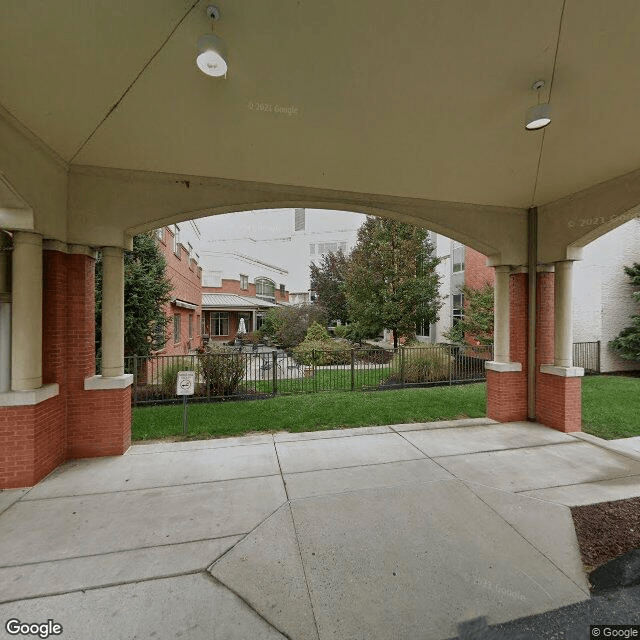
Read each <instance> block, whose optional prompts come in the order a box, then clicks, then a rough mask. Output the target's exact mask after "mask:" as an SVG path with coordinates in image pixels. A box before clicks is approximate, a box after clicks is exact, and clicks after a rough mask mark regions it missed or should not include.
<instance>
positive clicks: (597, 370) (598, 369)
mask: <svg viewBox="0 0 640 640" xmlns="http://www.w3.org/2000/svg"><path fill="white" fill-rule="evenodd" d="M600 344H601V343H600V340H598V368H597V369H596V372H597V373H600Z"/></svg>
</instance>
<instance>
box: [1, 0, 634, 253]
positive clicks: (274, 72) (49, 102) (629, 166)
mask: <svg viewBox="0 0 640 640" xmlns="http://www.w3.org/2000/svg"><path fill="white" fill-rule="evenodd" d="M209 1H210V0H200V1H199V2H194V0H153V1H151V0H149V1H147V2H132V1H131V0H84V1H83V2H78V0H59V1H58V2H56V3H45V2H43V1H42V0H20V1H18V0H9V1H6V2H2V3H0V61H1V62H0V89H1V91H0V180H2V181H4V182H5V183H6V184H7V185H8V186H9V187H10V188H12V189H13V190H14V191H15V192H16V193H18V194H19V195H20V196H21V197H23V198H24V200H25V202H26V203H27V205H28V206H27V208H26V209H25V211H27V210H29V211H33V215H32V216H31V217H29V216H28V215H26V214H21V213H20V211H17V210H14V209H13V208H12V207H13V205H11V204H10V203H9V204H7V203H6V202H4V201H2V200H0V226H5V227H6V228H22V229H34V230H36V231H37V232H39V233H41V234H43V235H44V237H50V238H56V239H60V240H64V241H66V242H72V243H79V244H89V245H92V246H104V245H121V246H126V244H127V238H129V237H130V235H131V234H132V233H136V232H139V231H140V230H143V229H149V228H153V227H154V225H155V226H158V225H160V224H165V223H167V222H171V221H176V220H179V219H185V218H187V217H199V216H203V215H210V214H215V213H221V212H226V211H238V210H243V209H255V208H268V207H282V206H311V207H326V208H333V209H346V210H354V211H361V212H365V213H378V212H381V213H382V214H384V215H390V216H394V215H395V216H396V217H398V218H400V219H403V220H405V221H407V222H412V223H416V224H423V225H424V226H427V227H429V228H431V229H434V230H436V231H438V232H441V233H445V234H447V235H451V236H452V237H456V238H457V239H459V240H461V241H462V242H465V243H466V244H470V245H471V246H474V247H475V248H476V249H478V250H480V251H482V252H484V253H486V254H487V255H490V256H493V258H492V259H493V260H494V263H495V264H498V263H506V264H522V261H523V260H525V258H524V256H525V254H526V240H525V236H526V220H525V218H526V216H525V215H524V214H525V213H526V210H527V209H528V208H529V207H532V206H538V207H540V220H541V223H540V224H539V245H540V246H539V248H540V251H539V258H540V260H547V261H550V260H558V259H566V258H571V256H572V255H574V254H572V253H571V246H573V247H580V246H582V245H583V244H584V243H585V242H588V241H590V240H591V239H593V238H594V237H597V236H598V235H601V234H602V233H604V232H606V231H607V230H609V229H610V228H613V227H614V226H616V225H617V224H619V223H620V221H621V220H622V219H623V218H621V216H627V217H628V216H630V215H636V211H637V209H636V210H634V207H637V206H638V205H639V204H640V127H638V112H639V111H640V83H639V82H638V81H637V78H638V74H637V63H638V60H640V38H638V37H637V34H638V33H640V3H638V2H637V0H614V1H613V2H604V0H539V1H537V2H530V1H525V0H483V1H482V2H475V1H470V0H447V1H446V2H444V1H442V0H438V1H436V0H420V1H418V0H407V1H406V2H398V3H389V2H381V1H380V0H349V1H348V2H345V1H344V0H327V1H324V2H312V1H311V0H261V1H260V2H256V1H250V0H218V2H217V4H218V6H219V8H220V11H221V19H220V20H219V21H218V22H215V23H214V24H213V31H214V32H215V34H217V35H218V36H219V37H221V38H222V39H223V40H224V42H225V43H226V47H227V60H228V64H229V73H228V77H227V78H224V79H220V78H211V77H209V76H206V75H204V74H203V73H201V72H200V70H199V69H198V68H197V66H196V62H195V58H196V54H197V41H198V39H199V37H200V36H202V35H203V34H206V33H210V32H211V30H212V24H211V22H210V20H209V19H208V17H207V15H206V7H207V5H208V4H209ZM214 1H215V0H214ZM536 80H543V81H544V82H545V85H544V87H543V88H542V90H541V91H540V95H539V96H538V95H537V94H536V92H535V91H534V90H533V89H532V84H533V82H534V81H536ZM538 100H540V101H541V102H549V103H550V104H551V108H552V115H553V119H552V122H551V124H550V125H549V126H548V127H547V128H546V129H544V130H542V131H534V132H529V131H526V130H525V128H524V115H525V112H526V110H527V108H528V107H530V106H532V105H534V104H536V103H537V101H538ZM29 145H30V146H29ZM3 147H4V150H3ZM27 147H29V149H31V150H29V149H27ZM33 149H37V151H38V154H39V155H37V157H36V155H34V152H33V151H32V150H33ZM52 159H53V160H52ZM52 162H53V164H52ZM0 195H1V194H0ZM10 209H11V211H9V210H10ZM3 211H4V213H3ZM7 212H9V213H7ZM9 214H10V215H9ZM582 219H584V220H586V221H587V224H586V228H584V229H583V228H582V225H581V220H582ZM625 219H626V218H625ZM29 220H31V223H30V222H29ZM30 224H31V226H29V225H30ZM478 230H480V231H478ZM496 231H498V232H499V235H500V237H497V235H496ZM575 255H577V254H575Z"/></svg>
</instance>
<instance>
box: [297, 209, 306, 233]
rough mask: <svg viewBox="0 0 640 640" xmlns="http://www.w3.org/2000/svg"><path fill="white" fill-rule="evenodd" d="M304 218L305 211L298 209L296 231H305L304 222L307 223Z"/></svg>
mask: <svg viewBox="0 0 640 640" xmlns="http://www.w3.org/2000/svg"><path fill="white" fill-rule="evenodd" d="M304 218H305V210H304V209H296V219H295V230H296V231H304V222H305V220H304Z"/></svg>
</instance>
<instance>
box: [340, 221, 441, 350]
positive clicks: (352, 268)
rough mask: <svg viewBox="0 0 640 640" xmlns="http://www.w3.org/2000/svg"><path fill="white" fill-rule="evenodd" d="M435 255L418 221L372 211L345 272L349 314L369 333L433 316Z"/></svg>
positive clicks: (406, 329) (407, 331)
mask: <svg viewBox="0 0 640 640" xmlns="http://www.w3.org/2000/svg"><path fill="white" fill-rule="evenodd" d="M437 264H438V259H437V258H436V257H435V256H434V254H433V246H432V245H431V244H430V242H429V241H428V239H427V231H426V230H424V229H421V228H419V227H414V226H412V225H408V224H404V223H402V222H396V221H394V220H387V219H383V218H374V217H370V218H367V220H366V221H365V222H364V224H363V225H362V226H361V227H360V229H359V230H358V242H357V244H356V246H355V248H354V249H353V252H352V253H351V260H350V264H349V269H348V271H347V278H346V282H347V284H346V295H347V305H348V310H349V314H350V317H351V319H352V320H353V321H354V322H355V323H357V325H358V326H359V327H360V328H361V329H362V330H363V331H364V332H365V333H366V334H368V335H370V336H374V335H377V334H378V333H379V332H380V331H382V329H390V330H391V331H392V333H393V346H394V347H397V346H398V339H399V337H400V336H401V335H412V334H414V333H415V330H416V326H417V324H418V323H419V322H422V321H424V322H428V323H433V322H436V320H437V318H438V316H437V314H438V309H439V308H440V306H441V303H440V298H439V295H438V275H437V273H436V265H437Z"/></svg>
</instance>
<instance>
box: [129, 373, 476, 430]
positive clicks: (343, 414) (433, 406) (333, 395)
mask: <svg viewBox="0 0 640 640" xmlns="http://www.w3.org/2000/svg"><path fill="white" fill-rule="evenodd" d="M485 396H486V392H485V385H484V384H483V383H479V384H469V385H463V386H455V387H436V388H429V389H395V390H389V391H382V392H377V391H376V392H369V393H367V392H357V393H352V392H349V391H336V392H323V393H318V394H308V395H290V396H278V397H275V398H267V399H265V400H249V401H241V402H214V403H199V404H195V403H194V404H192V405H189V436H190V437H193V438H198V437H199V438H211V437H227V436H234V435H242V434H245V433H250V432H256V431H258V432H277V431H288V432H290V433H299V432H303V431H318V430H323V429H338V428H349V427H364V426H371V425H385V424H401V423H408V422H431V421H434V420H447V419H453V418H467V417H468V418H479V417H482V416H485V415H486V397H485ZM180 435H182V406H180V405H171V406H155V407H136V408H134V409H133V428H132V438H133V440H152V439H158V438H165V437H171V436H180Z"/></svg>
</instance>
